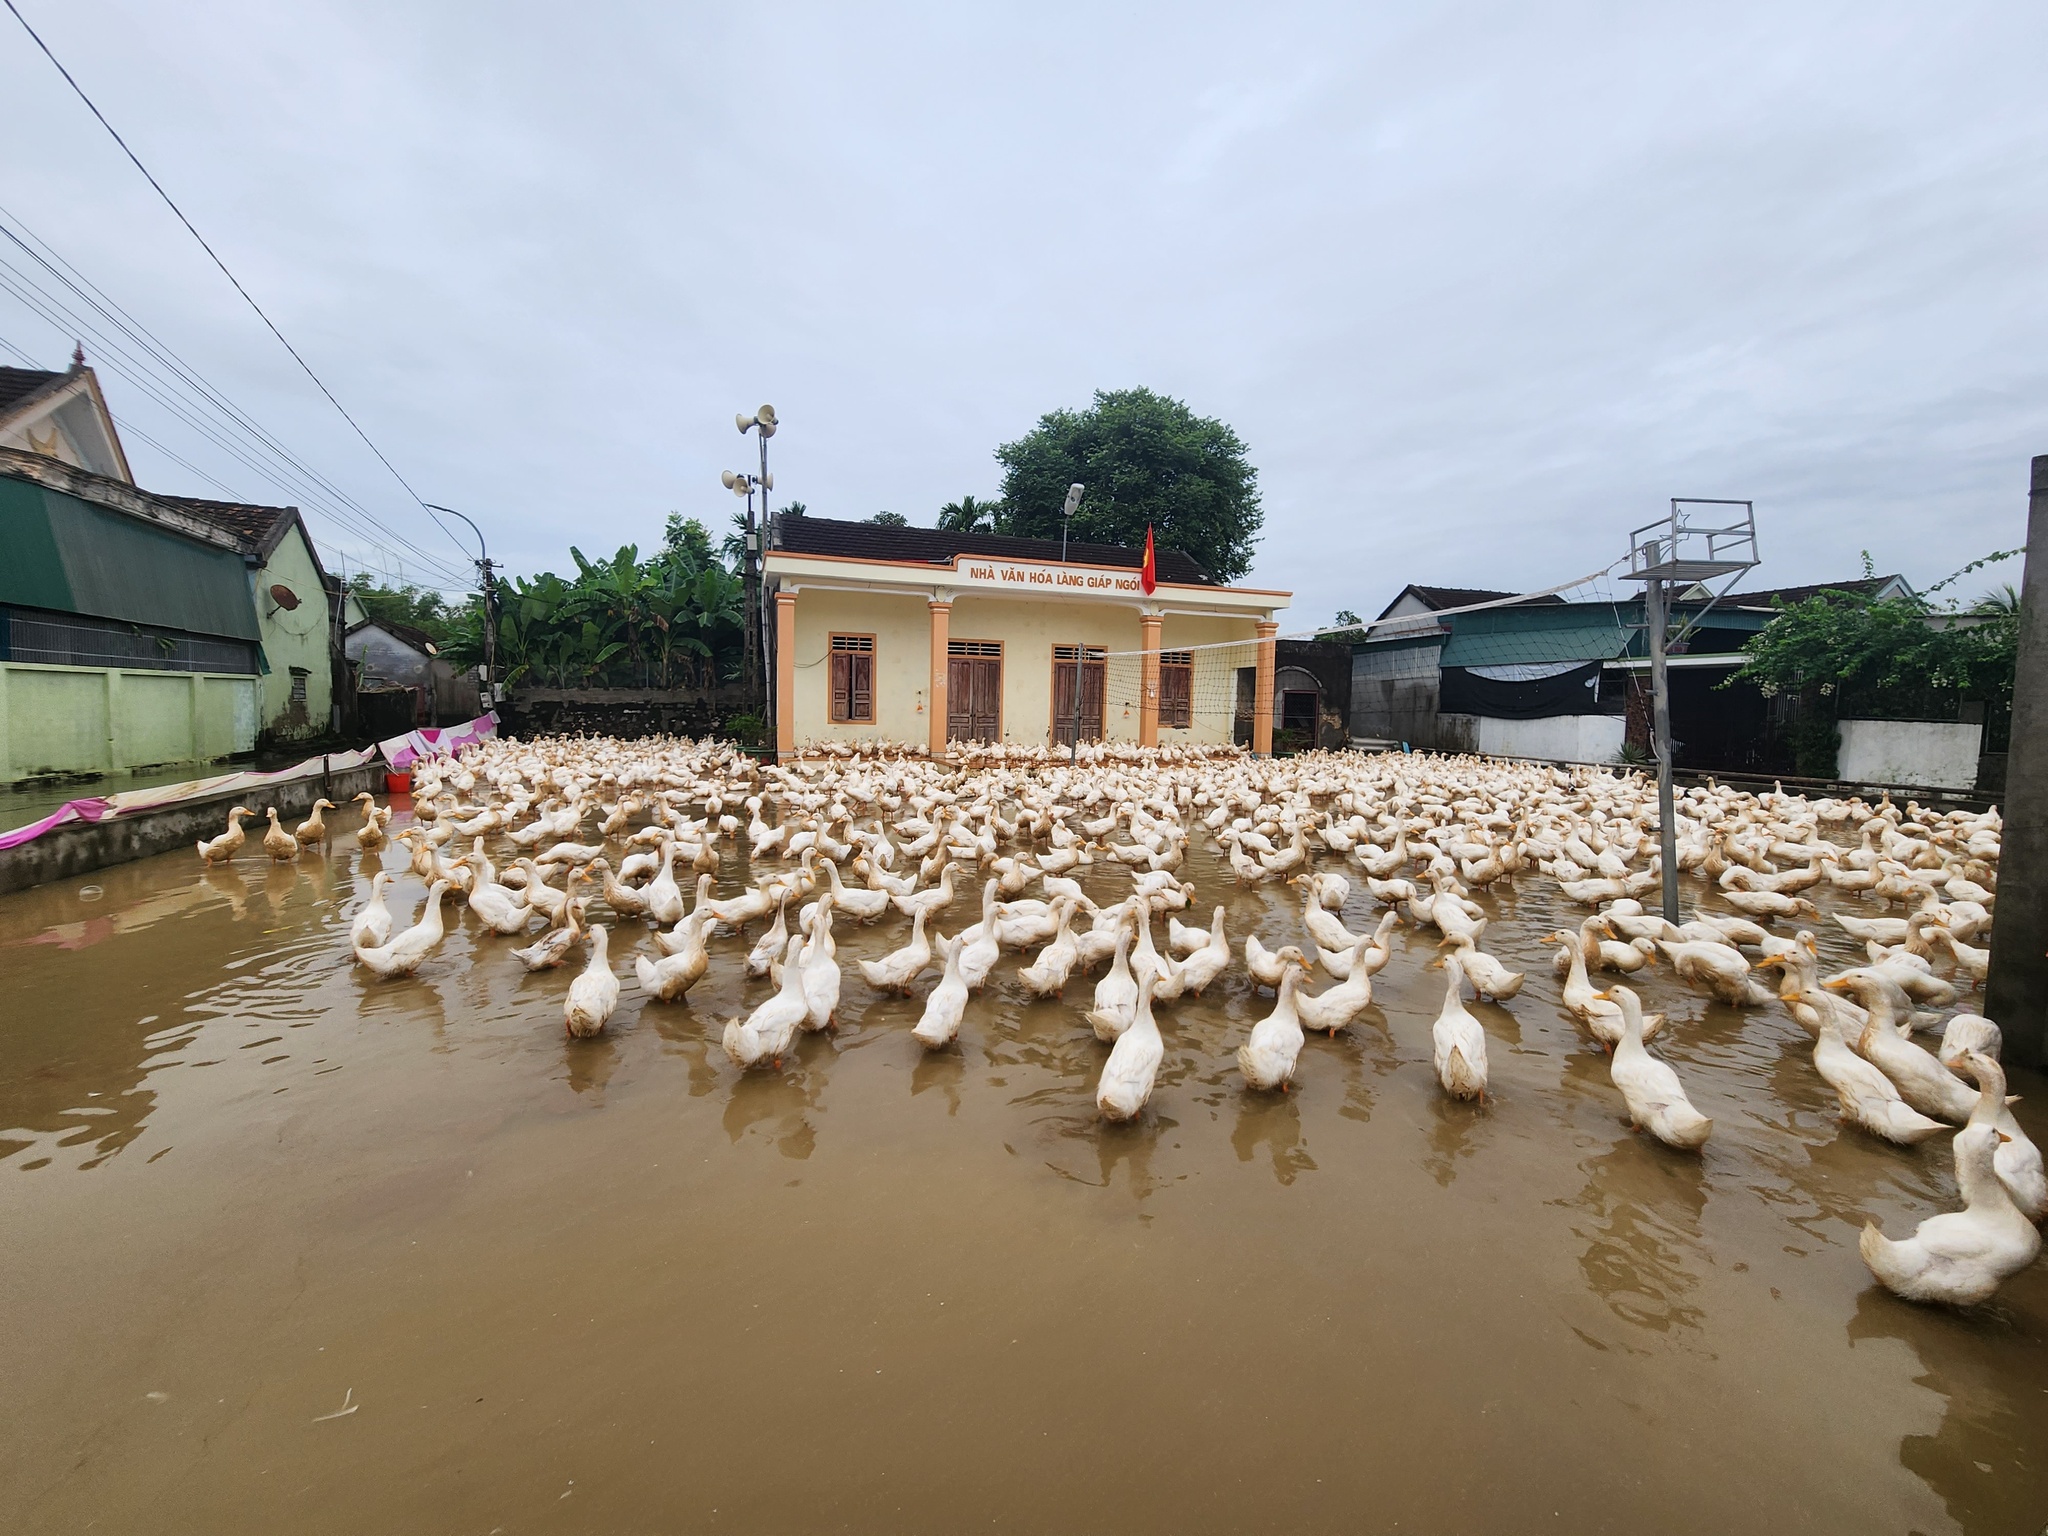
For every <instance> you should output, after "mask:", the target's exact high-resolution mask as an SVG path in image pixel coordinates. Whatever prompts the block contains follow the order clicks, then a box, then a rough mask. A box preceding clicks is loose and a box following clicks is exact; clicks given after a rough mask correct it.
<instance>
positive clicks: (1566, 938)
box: [1548, 929, 1664, 1051]
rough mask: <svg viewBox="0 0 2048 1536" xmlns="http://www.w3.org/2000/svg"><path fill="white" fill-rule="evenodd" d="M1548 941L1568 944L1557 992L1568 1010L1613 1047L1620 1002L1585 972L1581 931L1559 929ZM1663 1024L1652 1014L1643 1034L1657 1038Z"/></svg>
mask: <svg viewBox="0 0 2048 1536" xmlns="http://www.w3.org/2000/svg"><path fill="white" fill-rule="evenodd" d="M1548 942H1551V943H1558V944H1563V945H1565V946H1566V948H1565V950H1564V951H1563V952H1562V953H1563V959H1564V962H1565V978H1564V987H1563V989H1562V991H1561V992H1560V993H1559V994H1558V998H1559V1001H1560V1002H1562V1003H1563V1004H1564V1006H1565V1009H1566V1011H1567V1012H1569V1013H1570V1014H1571V1015H1572V1016H1573V1017H1574V1018H1576V1019H1577V1020H1578V1021H1579V1022H1580V1023H1581V1024H1584V1025H1585V1026H1586V1028H1587V1030H1588V1031H1589V1032H1591V1034H1592V1036H1593V1038H1594V1039H1595V1040H1598V1041H1599V1042H1600V1043H1601V1045H1603V1046H1605V1047H1606V1048H1607V1049H1608V1050H1610V1051H1611V1050H1613V1049H1614V1047H1615V1045H1616V1043H1617V1042H1618V1041H1619V1040H1620V1039H1621V1005H1620V1004H1619V1003H1614V1002H1610V1001H1608V999H1607V997H1606V995H1605V994H1604V993H1602V992H1600V991H1599V990H1598V989H1597V988H1595V987H1594V985H1593V983H1592V981H1591V979H1590V978H1588V976H1587V975H1586V956H1585V951H1584V950H1583V949H1582V948H1581V947H1580V945H1579V941H1578V935H1576V934H1573V933H1567V932H1565V931H1563V930H1562V929H1560V930H1559V931H1558V932H1556V933H1553V934H1551V935H1550V936H1549V939H1548ZM1663 1024H1664V1016H1663V1015H1662V1014H1652V1015H1651V1016H1650V1017H1649V1018H1648V1019H1646V1020H1644V1022H1643V1038H1644V1039H1645V1040H1649V1039H1652V1038H1654V1037H1655V1035H1656V1033H1657V1031H1658V1030H1659V1029H1660V1028H1662V1027H1663Z"/></svg>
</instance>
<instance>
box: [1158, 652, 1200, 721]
mask: <svg viewBox="0 0 2048 1536" xmlns="http://www.w3.org/2000/svg"><path fill="white" fill-rule="evenodd" d="M1159 723H1160V724H1161V725H1162V726H1170V727H1172V728H1174V729H1176V730H1183V731H1184V730H1187V729H1188V728H1189V727H1190V726H1192V725H1193V724H1194V723H1195V653H1194V652H1193V651H1161V652H1160V653H1159Z"/></svg>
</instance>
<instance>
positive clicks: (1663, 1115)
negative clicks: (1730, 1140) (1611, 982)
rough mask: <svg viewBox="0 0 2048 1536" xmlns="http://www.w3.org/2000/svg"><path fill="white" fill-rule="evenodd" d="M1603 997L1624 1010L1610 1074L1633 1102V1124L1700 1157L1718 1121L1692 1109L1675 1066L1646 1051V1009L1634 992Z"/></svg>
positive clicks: (1616, 991)
mask: <svg viewBox="0 0 2048 1536" xmlns="http://www.w3.org/2000/svg"><path fill="white" fill-rule="evenodd" d="M1604 996H1606V998H1607V999H1608V1000H1609V1001H1610V1002H1614V1003H1618V1004H1619V1005H1620V1007H1621V1039H1620V1041H1619V1042H1617V1043H1616V1045H1615V1047H1614V1059H1613V1060H1612V1061H1611V1062H1609V1063H1608V1068H1607V1070H1608V1075H1609V1076H1611V1077H1612V1078H1613V1079H1614V1086H1615V1087H1617V1088H1619V1089H1620V1090H1621V1096H1622V1098H1623V1099H1624V1100H1626V1101H1627V1103H1628V1118H1629V1122H1630V1124H1632V1125H1634V1126H1635V1127H1636V1128H1637V1129H1639V1130H1645V1131H1648V1132H1649V1133H1650V1134H1651V1135H1652V1136H1654V1137H1656V1138H1657V1139H1658V1140H1659V1141H1661V1142H1663V1143H1664V1145H1665V1146H1667V1147H1676V1148H1678V1150H1679V1151H1681V1152H1697V1151H1698V1150H1699V1149H1700V1148H1701V1147H1703V1146H1705V1145H1706V1142H1707V1137H1708V1136H1709V1135H1711V1134H1712V1132H1713V1129H1714V1122H1713V1121H1712V1120H1709V1119H1708V1118H1707V1117H1706V1116H1705V1115H1703V1114H1701V1113H1700V1112H1699V1111H1698V1110H1697V1109H1694V1108H1693V1105H1692V1100H1690V1099H1688V1098H1687V1097H1686V1096H1685V1087H1684V1085H1683V1084H1681V1083H1680V1082H1679V1081H1678V1074H1677V1073H1676V1072H1674V1071H1673V1070H1672V1069H1671V1064H1670V1063H1669V1062H1665V1061H1659V1060H1658V1059H1657V1058H1656V1057H1655V1056H1652V1055H1651V1054H1650V1053H1649V1051H1648V1050H1646V1049H1645V1048H1644V1046H1643V1007H1642V1004H1641V1003H1640V1002H1638V1001H1637V1000H1636V995H1635V993H1634V992H1633V991H1631V990H1630V989H1629V988H1627V987H1609V988H1608V989H1607V991H1606V993H1605V994H1604Z"/></svg>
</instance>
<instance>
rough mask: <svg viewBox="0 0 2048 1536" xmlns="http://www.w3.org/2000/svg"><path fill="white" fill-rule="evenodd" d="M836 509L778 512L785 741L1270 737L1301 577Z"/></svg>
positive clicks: (779, 721)
mask: <svg viewBox="0 0 2048 1536" xmlns="http://www.w3.org/2000/svg"><path fill="white" fill-rule="evenodd" d="M1062 553H1063V552H1062V548H1061V545H1060V544H1059V543H1058V542H1056V541H1053V540H1040V539H1014V538H1008V537H1004V536H999V535H994V534H977V533H953V532H948V531H944V530H938V529H930V528H895V527H886V526H882V525H878V524H871V523H851V522H839V521H835V520H831V519H826V518H814V517H806V516H783V517H780V518H778V519H777V520H776V523H775V526H774V528H773V530H772V532H771V536H770V541H769V549H768V551H767V553H766V556H765V560H764V571H765V575H766V578H767V593H768V595H767V601H768V602H769V603H770V604H771V605H772V608H773V613H774V628H773V653H774V671H773V677H774V693H773V697H774V710H775V735H776V743H777V746H778V749H779V750H780V751H781V752H782V753H783V754H789V753H792V752H793V751H795V750H796V749H797V748H799V747H801V746H803V745H805V744H809V743H816V742H825V741H862V740H867V741H874V740H887V741H899V742H919V743H923V744H925V745H926V746H927V747H928V748H929V749H930V750H931V751H932V752H934V753H943V752H945V751H947V750H948V748H949V746H950V745H951V744H953V743H962V742H977V741H978V742H998V741H1001V742H1015V743H1020V744H1032V743H1038V744H1048V745H1054V746H1059V745H1065V744H1068V743H1070V742H1072V741H1074V740H1075V739H1076V738H1077V737H1078V738H1079V739H1080V740H1084V741H1094V740H1107V741H1129V742H1135V743H1139V744H1142V745H1158V744H1171V743H1175V742H1182V743H1191V744H1192V743H1204V744H1221V743H1227V742H1229V741H1231V740H1232V739H1233V737H1234V735H1236V734H1237V724H1238V722H1239V720H1240V719H1241V718H1244V717H1247V716H1248V717H1249V721H1250V729H1249V732H1248V735H1249V737H1250V744H1251V745H1252V747H1253V749H1254V750H1256V751H1260V752H1268V751H1271V749H1272V727H1273V674H1274V666H1273V650H1274V647H1273V637H1274V636H1275V635H1276V634H1277V633H1278V630H1279V624H1278V620H1277V618H1276V615H1277V614H1278V613H1279V612H1280V611H1281V610H1282V609H1284V608H1285V607H1286V606H1287V603H1288V599H1289V594H1288V593H1285V592H1272V591H1263V590H1258V589H1253V588H1245V587H1226V586H1222V585H1220V584H1218V583H1216V582H1213V581H1211V580H1209V578H1208V576H1207V573H1206V572H1204V571H1203V570H1202V569H1201V568H1200V566H1198V565H1197V564H1196V563H1195V562H1194V561H1193V560H1191V559H1189V558H1188V557H1187V556H1185V555H1183V554H1180V553H1179V552H1178V551H1173V550H1160V551H1158V553H1157V556H1156V569H1157V575H1158V580H1157V581H1156V584H1155V586H1154V588H1153V590H1152V591H1151V592H1147V591H1145V590H1144V582H1143V579H1142V575H1141V569H1140V568H1141V566H1142V564H1143V552H1142V551H1139V550H1133V549H1127V548H1124V547H1122V546H1113V545H1095V544H1076V545H1072V546H1070V547H1069V548H1067V549H1066V550H1065V551H1064V558H1062Z"/></svg>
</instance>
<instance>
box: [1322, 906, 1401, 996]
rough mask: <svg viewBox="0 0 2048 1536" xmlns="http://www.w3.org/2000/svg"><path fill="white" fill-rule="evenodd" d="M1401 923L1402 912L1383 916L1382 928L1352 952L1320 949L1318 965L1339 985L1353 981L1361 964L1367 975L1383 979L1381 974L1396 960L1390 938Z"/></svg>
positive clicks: (1365, 937)
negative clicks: (1354, 973) (1379, 976)
mask: <svg viewBox="0 0 2048 1536" xmlns="http://www.w3.org/2000/svg"><path fill="white" fill-rule="evenodd" d="M1400 921H1401V914H1400V913H1398V912H1383V913H1381V914H1380V921H1379V926H1378V927H1377V928H1375V929H1373V931H1372V932H1371V933H1368V934H1365V935H1363V936H1361V937H1360V939H1359V941H1358V942H1357V943H1356V944H1354V945H1352V946H1351V948H1350V949H1348V950H1344V951H1341V952H1340V951H1337V950H1329V949H1321V948H1318V949H1317V950H1316V962H1317V964H1319V965H1321V966H1322V968H1323V969H1324V970H1326V971H1328V972H1329V973H1330V974H1331V975H1332V976H1333V977H1335V978H1336V979H1337V980H1338V981H1349V980H1350V979H1351V971H1352V968H1353V967H1354V966H1356V965H1359V964H1361V963H1362V964H1363V965H1364V966H1365V974H1366V975H1368V976H1377V975H1379V973H1380V972H1381V971H1383V970H1385V969H1386V968H1387V962H1388V961H1389V960H1391V959H1393V958H1394V946H1393V941H1392V940H1391V939H1390V938H1389V935H1390V934H1392V932H1393V931H1394V927H1395V925H1396V924H1398V923H1399V922H1400Z"/></svg>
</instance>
